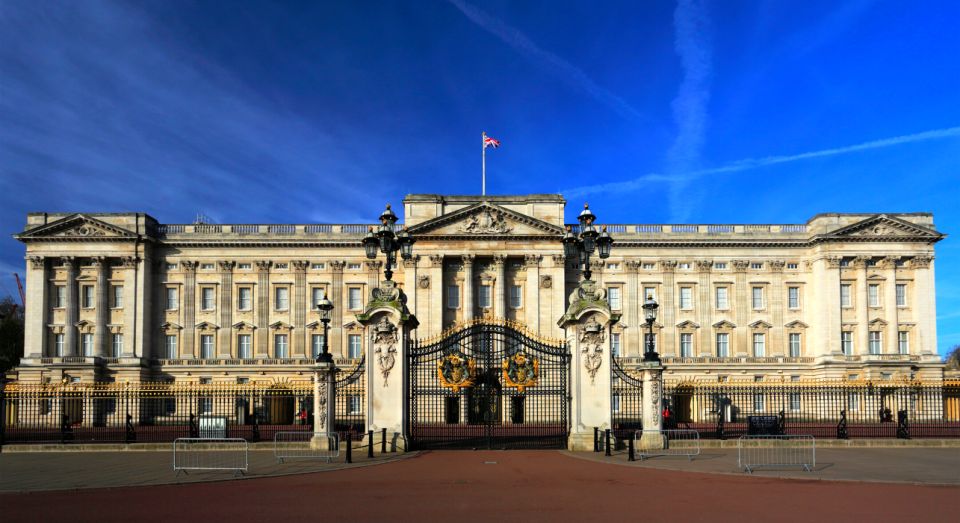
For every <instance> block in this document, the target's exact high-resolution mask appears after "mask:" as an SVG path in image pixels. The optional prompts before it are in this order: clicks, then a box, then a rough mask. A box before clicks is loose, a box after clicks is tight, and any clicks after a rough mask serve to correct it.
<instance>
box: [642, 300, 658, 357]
mask: <svg viewBox="0 0 960 523" xmlns="http://www.w3.org/2000/svg"><path fill="white" fill-rule="evenodd" d="M659 307H660V305H659V304H658V303H657V300H655V299H653V295H652V294H651V295H649V296H647V301H646V302H644V304H643V315H644V317H645V318H646V320H647V332H648V334H647V350H646V352H644V353H643V361H660V355H659V354H657V347H656V344H654V342H653V322H654V321H656V319H657V309H658V308H659Z"/></svg>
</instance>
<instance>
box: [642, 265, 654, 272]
mask: <svg viewBox="0 0 960 523" xmlns="http://www.w3.org/2000/svg"><path fill="white" fill-rule="evenodd" d="M655 268H657V264H655V263H644V264H643V269H644V270H647V271H652V270H653V269H655Z"/></svg>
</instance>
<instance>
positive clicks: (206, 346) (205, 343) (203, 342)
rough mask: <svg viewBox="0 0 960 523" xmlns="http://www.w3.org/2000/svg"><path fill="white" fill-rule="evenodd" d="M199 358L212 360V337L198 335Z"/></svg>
mask: <svg viewBox="0 0 960 523" xmlns="http://www.w3.org/2000/svg"><path fill="white" fill-rule="evenodd" d="M200 358H201V359H205V360H212V359H213V335H212V334H202V335H200Z"/></svg>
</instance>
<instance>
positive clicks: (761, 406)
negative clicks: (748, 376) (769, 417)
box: [753, 392, 766, 412]
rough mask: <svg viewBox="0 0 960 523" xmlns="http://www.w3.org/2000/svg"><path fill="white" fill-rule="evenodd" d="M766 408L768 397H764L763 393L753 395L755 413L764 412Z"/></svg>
mask: <svg viewBox="0 0 960 523" xmlns="http://www.w3.org/2000/svg"><path fill="white" fill-rule="evenodd" d="M765 408H766V397H764V395H763V393H762V392H756V393H754V394H753V411H754V412H763V411H764V410H765Z"/></svg>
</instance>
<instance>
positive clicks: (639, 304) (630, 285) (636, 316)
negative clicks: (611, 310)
mask: <svg viewBox="0 0 960 523" xmlns="http://www.w3.org/2000/svg"><path fill="white" fill-rule="evenodd" d="M624 264H625V266H626V276H627V283H626V287H625V288H624V292H623V299H624V309H623V315H624V317H625V318H626V320H621V323H625V324H626V327H627V328H626V329H625V330H624V332H623V340H621V356H637V355H641V354H643V351H644V347H643V341H642V339H643V326H642V325H641V323H640V311H641V310H643V303H644V302H645V301H646V300H647V297H646V296H644V295H643V286H642V285H641V284H640V274H639V271H640V267H641V264H640V261H639V260H627V261H625V262H624ZM637 336H640V338H639V339H638V338H637ZM635 348H636V349H637V350H634V349H635ZM637 351H639V352H637Z"/></svg>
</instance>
